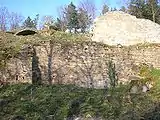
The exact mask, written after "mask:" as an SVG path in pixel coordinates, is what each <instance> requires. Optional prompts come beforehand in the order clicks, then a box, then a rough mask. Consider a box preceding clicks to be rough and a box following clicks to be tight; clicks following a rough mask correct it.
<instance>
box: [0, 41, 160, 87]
mask: <svg viewBox="0 0 160 120" xmlns="http://www.w3.org/2000/svg"><path fill="white" fill-rule="evenodd" d="M35 50H36V56H37V58H38V61H39V63H38V66H39V68H40V71H41V77H42V80H43V82H45V83H48V80H49V78H50V79H51V80H52V83H56V84H65V83H66V84H77V85H81V86H85V87H91V86H94V87H98V88H99V87H100V88H101V87H104V86H107V85H108V84H109V83H108V82H109V80H108V61H109V60H111V59H112V60H113V62H114V63H115V65H116V72H117V74H118V78H119V80H120V81H121V82H126V81H128V80H129V77H130V76H134V75H137V72H138V67H137V66H138V65H139V64H141V63H146V64H148V65H150V66H153V67H155V68H160V54H159V53H160V46H159V45H146V46H143V45H142V46H139V47H138V46H132V47H110V46H105V45H103V44H97V43H94V42H84V43H82V42H81V43H77V44H70V43H68V44H65V45H64V44H58V43H56V44H54V43H53V44H49V43H45V44H42V45H38V46H35ZM22 53H23V54H20V55H19V56H18V57H17V58H14V59H12V60H10V62H9V63H8V66H7V69H6V70H5V71H2V72H1V73H0V75H1V79H2V80H4V81H9V82H10V81H12V82H19V81H20V82H31V79H32V56H31V55H27V54H28V53H27V52H25V53H24V52H22ZM48 73H51V74H48Z"/></svg>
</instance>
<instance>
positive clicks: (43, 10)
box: [0, 0, 119, 18]
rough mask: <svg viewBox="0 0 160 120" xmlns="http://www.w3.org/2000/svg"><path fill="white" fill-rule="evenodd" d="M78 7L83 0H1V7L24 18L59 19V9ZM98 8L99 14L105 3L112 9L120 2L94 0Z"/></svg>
mask: <svg viewBox="0 0 160 120" xmlns="http://www.w3.org/2000/svg"><path fill="white" fill-rule="evenodd" d="M71 1H72V2H73V3H74V4H75V5H77V4H78V3H79V2H80V1H83V0H0V6H5V7H7V8H8V10H9V11H10V12H16V13H19V14H21V15H23V16H24V17H27V16H31V17H33V18H34V17H35V16H36V14H39V15H40V16H46V15H52V16H54V17H55V18H56V17H58V8H60V7H61V6H64V5H68V4H69V3H70V2H71ZM94 1H95V4H96V7H97V9H98V10H97V14H98V13H99V12H100V10H101V7H102V5H103V3H105V1H107V4H108V5H109V6H111V7H118V6H119V3H118V1H119V0H110V1H109V0H94ZM117 3H118V4H117Z"/></svg>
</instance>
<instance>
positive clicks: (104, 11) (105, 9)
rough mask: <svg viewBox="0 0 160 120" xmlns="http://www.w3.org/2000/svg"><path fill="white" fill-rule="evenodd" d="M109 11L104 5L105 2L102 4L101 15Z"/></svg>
mask: <svg viewBox="0 0 160 120" xmlns="http://www.w3.org/2000/svg"><path fill="white" fill-rule="evenodd" d="M108 11H109V7H108V6H107V5H106V4H104V5H103V8H102V15H104V14H105V13H107V12H108Z"/></svg>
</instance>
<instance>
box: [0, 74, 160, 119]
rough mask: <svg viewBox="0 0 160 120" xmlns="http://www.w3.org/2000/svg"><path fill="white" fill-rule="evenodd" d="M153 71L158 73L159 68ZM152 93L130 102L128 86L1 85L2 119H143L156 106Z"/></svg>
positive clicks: (139, 96)
mask: <svg viewBox="0 0 160 120" xmlns="http://www.w3.org/2000/svg"><path fill="white" fill-rule="evenodd" d="M153 74H154V75H157V74H156V71H154V72H153ZM158 74H159V72H158ZM152 94H153V95H154V94H155V91H153V93H152V92H149V93H147V94H137V95H131V101H129V100H128V99H127V97H126V96H127V95H128V92H127V86H119V87H117V88H115V89H114V90H112V91H110V90H108V91H107V90H102V89H101V90H99V89H87V88H81V87H77V86H74V85H50V86H49V85H39V86H38V85H31V84H16V85H8V86H4V87H1V88H0V100H1V101H2V100H4V101H7V102H6V103H4V104H0V105H1V108H0V110H1V111H0V119H1V120H10V119H11V118H13V117H15V116H22V117H24V118H25V119H26V120H64V119H65V118H67V117H70V116H74V115H75V116H78V115H81V116H83V117H86V116H88V115H91V116H94V117H96V116H99V117H101V118H103V119H107V120H122V119H123V120H133V118H135V120H139V119H140V118H143V117H145V116H146V113H147V112H148V111H151V110H150V108H153V109H154V108H155V105H156V104H155V102H154V101H153V100H154V99H153V98H155V97H156V96H150V95H152ZM151 113H152V111H151ZM148 114H149V113H148ZM153 115H155V114H154V113H153ZM158 115H160V114H158ZM142 120H143V119H142ZM145 120H147V119H146V118H145ZM153 120H156V119H153Z"/></svg>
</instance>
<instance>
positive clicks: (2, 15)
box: [0, 7, 9, 31]
mask: <svg viewBox="0 0 160 120" xmlns="http://www.w3.org/2000/svg"><path fill="white" fill-rule="evenodd" d="M8 17H9V12H8V9H7V8H6V7H0V30H1V31H6V29H7V24H8V19H7V18H8Z"/></svg>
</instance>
